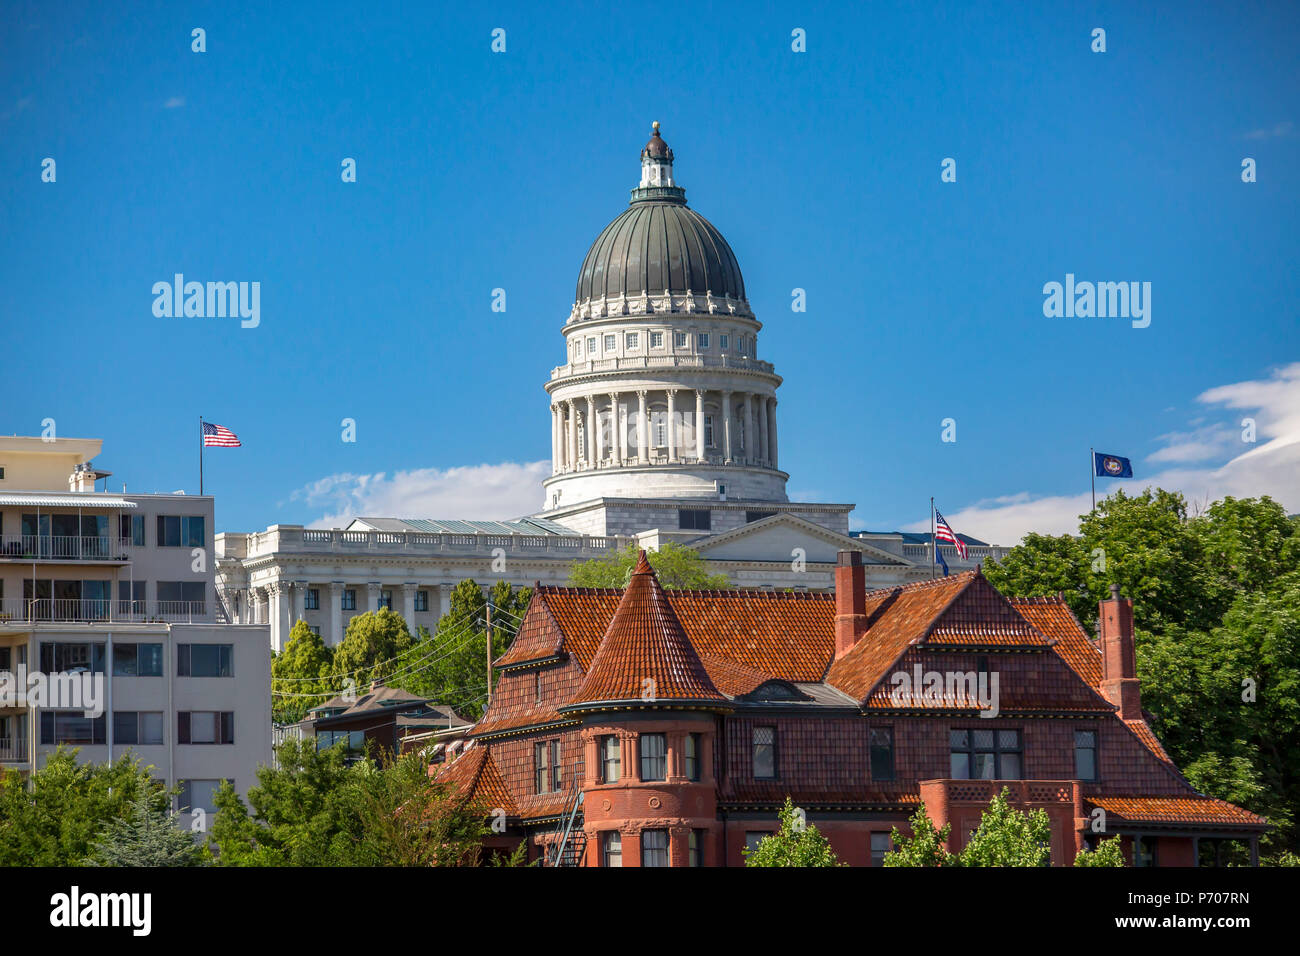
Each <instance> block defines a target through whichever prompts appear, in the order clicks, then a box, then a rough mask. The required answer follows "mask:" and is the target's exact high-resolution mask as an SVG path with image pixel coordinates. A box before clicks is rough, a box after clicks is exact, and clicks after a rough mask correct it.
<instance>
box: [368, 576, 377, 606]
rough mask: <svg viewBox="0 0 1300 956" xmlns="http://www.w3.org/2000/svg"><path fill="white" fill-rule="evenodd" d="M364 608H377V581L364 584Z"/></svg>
mask: <svg viewBox="0 0 1300 956" xmlns="http://www.w3.org/2000/svg"><path fill="white" fill-rule="evenodd" d="M366 610H367V611H378V610H379V582H378V581H370V582H368V583H367V584H366Z"/></svg>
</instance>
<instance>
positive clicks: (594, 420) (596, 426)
mask: <svg viewBox="0 0 1300 956" xmlns="http://www.w3.org/2000/svg"><path fill="white" fill-rule="evenodd" d="M588 401H590V402H593V403H594V402H595V401H596V399H595V398H594V397H593V398H590V399H588ZM592 408H593V409H595V405H594V404H593V405H592ZM591 427H592V429H593V430H594V431H595V433H596V464H597V466H599V465H600V463H601V462H603V461H604V460H605V436H604V434H603V433H602V432H601V430H600V411H599V409H595V410H594V411H592V413H591Z"/></svg>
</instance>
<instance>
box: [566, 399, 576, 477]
mask: <svg viewBox="0 0 1300 956" xmlns="http://www.w3.org/2000/svg"><path fill="white" fill-rule="evenodd" d="M566 404H567V405H568V406H569V470H570V471H577V469H578V404H577V402H575V401H573V400H572V399H570V400H569V401H568V402H567V403H566Z"/></svg>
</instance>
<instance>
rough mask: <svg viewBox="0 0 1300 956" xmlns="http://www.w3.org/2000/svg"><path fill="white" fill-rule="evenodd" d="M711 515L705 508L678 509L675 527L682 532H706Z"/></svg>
mask: <svg viewBox="0 0 1300 956" xmlns="http://www.w3.org/2000/svg"><path fill="white" fill-rule="evenodd" d="M712 514H713V512H711V511H709V510H708V509H707V508H678V509H677V527H678V528H680V529H681V530H682V531H708V530H709V524H710V517H711V515H712Z"/></svg>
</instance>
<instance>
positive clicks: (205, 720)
mask: <svg viewBox="0 0 1300 956" xmlns="http://www.w3.org/2000/svg"><path fill="white" fill-rule="evenodd" d="M176 742H177V743H181V744H233V743H234V742H235V713H234V711H230V710H223V711H217V710H182V711H178V712H177V713H176Z"/></svg>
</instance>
